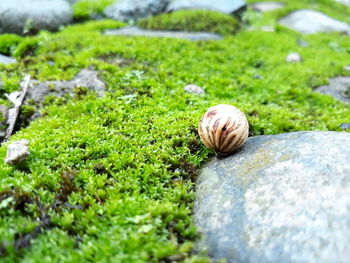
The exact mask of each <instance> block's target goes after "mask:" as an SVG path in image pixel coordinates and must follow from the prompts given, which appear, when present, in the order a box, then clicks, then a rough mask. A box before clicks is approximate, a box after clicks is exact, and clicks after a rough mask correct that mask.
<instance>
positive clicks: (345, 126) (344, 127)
mask: <svg viewBox="0 0 350 263" xmlns="http://www.w3.org/2000/svg"><path fill="white" fill-rule="evenodd" d="M339 128H340V129H342V130H344V131H345V130H350V123H342V124H340V126H339Z"/></svg>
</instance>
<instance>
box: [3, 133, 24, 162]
mask: <svg viewBox="0 0 350 263" xmlns="http://www.w3.org/2000/svg"><path fill="white" fill-rule="evenodd" d="M28 145H29V141H28V140H26V139H22V140H19V141H15V142H13V143H11V144H10V145H9V146H8V149H7V155H6V159H5V163H7V164H12V165H14V164H19V163H21V162H23V161H24V160H26V159H27V158H28V156H29V150H28Z"/></svg>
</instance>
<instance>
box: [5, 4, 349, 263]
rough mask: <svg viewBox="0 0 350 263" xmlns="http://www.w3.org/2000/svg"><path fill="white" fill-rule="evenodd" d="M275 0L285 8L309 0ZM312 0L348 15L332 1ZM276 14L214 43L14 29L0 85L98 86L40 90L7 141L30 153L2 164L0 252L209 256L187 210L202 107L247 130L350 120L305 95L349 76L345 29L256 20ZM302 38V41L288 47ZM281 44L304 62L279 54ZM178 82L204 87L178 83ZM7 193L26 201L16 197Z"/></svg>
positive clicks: (318, 126) (46, 258) (9, 257)
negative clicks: (35, 115)
mask: <svg viewBox="0 0 350 263" xmlns="http://www.w3.org/2000/svg"><path fill="white" fill-rule="evenodd" d="M284 2H288V7H287V8H289V9H293V8H296V7H298V8H299V7H304V8H305V7H308V6H309V5H310V6H315V5H316V2H315V1H314V2H312V1H302V0H299V1H296V0H293V1H284ZM311 2H312V3H311ZM318 3H319V4H318V9H319V10H324V11H325V12H327V13H328V14H329V15H331V16H334V17H337V18H338V19H341V20H344V21H346V19H348V15H347V13H346V12H345V11H342V10H341V8H339V5H338V4H335V3H334V5H333V4H332V5H331V3H333V1H332V2H330V1H325V0H324V1H319V2H318ZM333 7H334V10H333ZM344 10H345V7H344ZM283 12H284V11H274V12H269V13H266V14H259V15H257V14H256V13H255V12H252V11H249V12H248V18H249V20H250V25H252V26H254V28H255V29H254V30H250V31H248V30H241V31H240V32H237V33H236V34H235V35H233V36H231V35H227V36H226V37H225V38H224V39H223V40H220V41H198V42H192V41H186V40H179V39H168V38H165V39H158V38H145V37H135V38H132V37H117V36H105V35H103V34H102V31H103V30H105V29H107V28H118V27H121V26H123V25H124V24H123V23H120V22H116V21H111V20H102V21H94V22H87V23H84V24H77V25H72V26H69V27H66V28H65V29H63V30H62V31H61V32H56V33H48V32H42V33H40V34H39V35H38V36H34V37H25V38H24V40H23V41H21V43H20V44H19V46H18V47H17V50H18V56H19V57H21V58H22V59H20V60H19V62H18V63H17V64H15V65H8V66H5V65H0V75H1V78H2V80H3V83H4V87H3V89H4V92H7V93H8V92H10V91H13V90H18V83H19V81H20V80H21V79H22V77H23V74H27V73H28V74H31V76H32V78H33V79H38V80H40V81H45V80H71V79H72V78H74V76H75V75H76V74H77V73H78V72H80V70H81V69H82V68H92V69H94V70H96V71H98V73H99V78H100V79H102V80H103V81H104V82H105V83H106V86H107V95H106V96H105V97H103V98H97V97H96V95H95V94H93V93H87V94H85V91H84V90H83V89H80V88H78V89H77V90H76V91H75V92H76V93H75V96H72V98H70V99H67V100H64V101H58V102H57V101H54V100H51V98H48V99H47V101H46V102H47V106H46V107H45V108H44V109H43V110H42V113H43V115H44V117H42V118H39V119H37V120H35V121H33V122H32V123H31V124H30V126H29V127H27V128H24V129H22V130H20V131H19V132H17V133H16V134H15V135H13V137H12V138H11V141H14V140H18V139H22V138H26V139H28V140H29V141H30V153H31V154H30V156H29V159H28V160H27V162H26V163H25V164H24V165H23V166H21V167H12V166H9V165H6V164H4V163H3V162H0V258H1V259H2V261H4V262H19V261H22V262H39V261H40V262H208V260H207V259H206V258H205V257H203V256H201V255H196V254H195V252H194V251H193V247H194V246H195V245H194V244H195V242H196V240H197V238H198V233H197V232H196V229H195V227H194V223H193V218H192V208H193V200H194V182H195V179H196V177H197V174H198V169H199V168H200V167H201V166H202V165H203V164H204V163H205V162H206V161H207V160H208V158H209V157H210V156H213V152H211V151H209V150H207V149H206V148H205V147H204V146H203V145H202V144H201V142H200V140H199V138H198V134H197V131H196V130H197V128H196V127H197V123H198V121H199V118H200V116H201V115H202V114H203V113H204V112H205V110H206V109H207V108H208V107H210V106H213V105H215V104H219V103H227V104H232V105H235V106H237V107H239V108H240V109H242V110H243V111H244V112H245V113H246V114H247V116H248V119H249V122H250V126H251V135H260V134H276V133H282V132H290V131H299V130H331V131H338V130H340V129H339V128H338V127H339V125H340V124H341V123H347V122H348V120H349V116H350V108H349V107H348V105H345V104H342V103H340V102H338V101H336V100H335V99H333V98H330V97H328V96H326V95H321V94H318V93H315V92H313V88H314V87H315V86H318V85H323V84H327V81H328V79H329V78H330V77H334V76H346V75H349V72H348V71H346V70H344V66H345V65H347V64H348V63H349V53H348V51H347V47H348V43H349V37H348V36H345V35H340V34H316V35H305V36H304V35H301V34H299V33H296V32H293V31H291V30H288V29H286V28H283V27H278V28H277V31H276V32H262V31H260V30H259V29H258V28H259V26H261V25H267V24H269V23H271V25H274V26H275V25H277V22H276V21H278V19H279V18H280V17H281V16H282V15H284V14H283ZM300 38H302V39H304V40H305V41H307V42H308V43H309V46H308V47H301V46H299V45H298V44H297V40H298V39H300ZM334 43H336V45H335V44H334ZM334 47H337V48H334ZM290 52H298V53H300V54H301V56H302V57H303V62H302V63H298V64H289V63H286V62H285V58H286V56H287V55H288V54H289V53H290ZM109 58H111V59H109ZM115 58H118V59H125V60H126V61H128V63H126V64H123V65H119V64H118V63H113V61H114V59H115ZM320 61H321V62H322V63H321V62H320ZM49 62H50V63H49ZM257 75H259V78H256V76H257ZM189 83H193V84H197V85H199V86H202V87H203V88H204V89H205V90H206V95H205V96H195V95H192V94H187V93H185V92H184V90H183V88H184V86H185V85H187V84H189ZM52 102H55V103H52ZM32 106H35V105H32ZM32 110H33V107H25V108H23V111H24V112H25V113H26V114H27V113H28V114H30V113H31V112H32ZM7 145H8V144H3V145H2V146H1V147H0V159H4V158H5V155H6V151H7ZM1 193H6V194H1ZM18 197H25V198H24V199H23V201H21V202H20V203H18V202H17V201H16V200H18V199H19V198H18ZM38 200H39V201H40V202H38ZM18 204H20V206H19V205H18ZM38 230H40V231H38ZM26 237H28V239H29V241H30V242H28V241H26V240H28V239H26ZM25 241H26V242H25ZM19 245H20V246H19ZM0 261H1V260H0Z"/></svg>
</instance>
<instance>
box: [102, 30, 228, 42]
mask: <svg viewBox="0 0 350 263" xmlns="http://www.w3.org/2000/svg"><path fill="white" fill-rule="evenodd" d="M104 33H105V34H106V35H115V36H144V37H167V38H180V39H187V40H194V41H195V40H220V39H222V36H220V35H218V34H214V33H207V32H180V31H155V30H145V29H140V28H138V27H123V28H120V29H108V30H106V31H105V32H104Z"/></svg>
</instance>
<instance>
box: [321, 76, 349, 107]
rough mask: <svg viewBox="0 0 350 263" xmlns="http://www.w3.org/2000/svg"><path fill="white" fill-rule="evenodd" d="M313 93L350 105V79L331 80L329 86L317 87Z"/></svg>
mask: <svg viewBox="0 0 350 263" xmlns="http://www.w3.org/2000/svg"><path fill="white" fill-rule="evenodd" d="M315 91H316V92H319V93H322V94H327V95H330V96H332V97H333V98H335V99H337V100H340V101H342V102H345V103H348V104H350V77H336V78H332V79H330V80H329V85H324V86H321V87H318V88H316V89H315Z"/></svg>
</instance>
